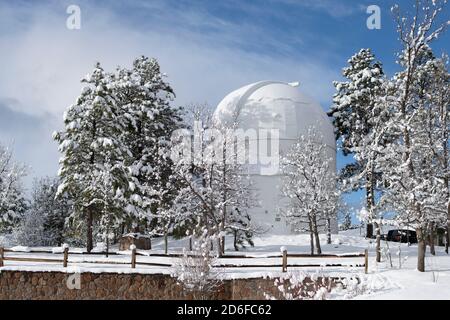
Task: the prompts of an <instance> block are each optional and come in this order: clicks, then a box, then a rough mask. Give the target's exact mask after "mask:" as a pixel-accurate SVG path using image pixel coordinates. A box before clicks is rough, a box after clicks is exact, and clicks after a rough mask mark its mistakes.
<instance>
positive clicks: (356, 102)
mask: <svg viewBox="0 0 450 320" xmlns="http://www.w3.org/2000/svg"><path fill="white" fill-rule="evenodd" d="M348 64H349V66H348V67H346V68H344V69H343V72H342V73H343V76H344V77H345V78H346V81H341V82H340V81H335V82H334V86H335V88H336V90H337V92H336V93H335V95H334V96H333V105H332V106H331V109H330V111H329V112H328V115H329V116H330V117H332V118H333V124H334V126H335V133H336V138H337V139H338V141H340V147H341V149H342V152H343V153H344V155H349V154H354V155H355V161H356V163H351V164H349V165H347V166H345V167H344V168H343V172H342V173H341V175H342V177H343V178H345V179H350V180H351V182H352V183H351V184H350V185H351V186H352V188H351V189H352V190H354V189H358V188H360V187H364V188H365V190H366V205H367V209H368V211H369V212H370V213H372V211H373V208H374V206H375V186H376V180H377V176H378V173H377V172H375V167H374V166H373V159H368V158H367V157H366V156H364V155H365V154H364V153H365V152H366V147H365V145H366V144H367V143H370V141H368V137H369V135H370V133H371V131H372V130H373V127H374V122H375V121H376V120H375V119H374V118H376V117H378V114H377V113H376V112H375V109H376V106H375V103H376V97H377V96H379V95H380V94H382V90H381V89H382V87H383V86H382V84H383V69H382V66H381V63H380V62H377V61H375V56H374V55H373V53H372V51H371V50H370V49H361V50H360V51H359V52H358V53H356V54H355V55H353V56H352V57H351V58H350V59H349V60H348ZM372 234H373V227H372V224H371V221H369V223H367V230H366V237H369V238H370V237H372Z"/></svg>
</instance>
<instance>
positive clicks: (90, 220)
mask: <svg viewBox="0 0 450 320" xmlns="http://www.w3.org/2000/svg"><path fill="white" fill-rule="evenodd" d="M85 210H86V228H87V229H86V250H87V252H91V251H92V248H93V247H94V246H93V237H92V223H93V220H94V217H93V213H92V209H91V208H86V209H85Z"/></svg>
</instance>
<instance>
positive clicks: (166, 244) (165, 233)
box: [164, 231, 169, 254]
mask: <svg viewBox="0 0 450 320" xmlns="http://www.w3.org/2000/svg"><path fill="white" fill-rule="evenodd" d="M167 238H168V237H167V231H165V232H164V253H165V254H167V252H168V251H169V241H168V239H167Z"/></svg>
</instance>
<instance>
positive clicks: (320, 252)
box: [314, 232, 322, 254]
mask: <svg viewBox="0 0 450 320" xmlns="http://www.w3.org/2000/svg"><path fill="white" fill-rule="evenodd" d="M314 238H315V239H316V251H317V254H322V248H321V247H320V239H319V233H318V232H314Z"/></svg>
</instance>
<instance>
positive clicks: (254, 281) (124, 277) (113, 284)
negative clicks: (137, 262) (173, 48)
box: [0, 271, 278, 300]
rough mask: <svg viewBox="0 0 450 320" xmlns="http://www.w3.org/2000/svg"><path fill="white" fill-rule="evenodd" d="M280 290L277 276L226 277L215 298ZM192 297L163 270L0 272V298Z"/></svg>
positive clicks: (256, 296)
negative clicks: (275, 277)
mask: <svg viewBox="0 0 450 320" xmlns="http://www.w3.org/2000/svg"><path fill="white" fill-rule="evenodd" d="M74 277H78V278H74ZM78 280H79V281H78ZM78 284H79V285H78ZM277 292H278V290H277V289H276V288H275V286H274V279H267V278H251V279H235V280H225V281H224V282H223V283H222V285H221V286H220V288H219V290H218V291H217V293H216V294H215V295H214V296H213V297H212V298H213V299H221V300H248V299H258V300H259V299H264V293H269V294H271V295H273V296H276V294H277ZM192 298H193V297H192V295H191V294H190V293H186V292H183V290H182V288H181V287H180V285H179V284H177V282H176V279H174V278H172V277H170V276H169V275H163V274H115V273H82V274H79V275H73V274H69V273H62V272H26V271H1V272H0V300H7V299H27V300H28V299H33V300H34V299H46V300H47V299H48V300H68V299H77V300H81V299H146V300H162V299H164V300H179V299H187V300H190V299H192Z"/></svg>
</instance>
